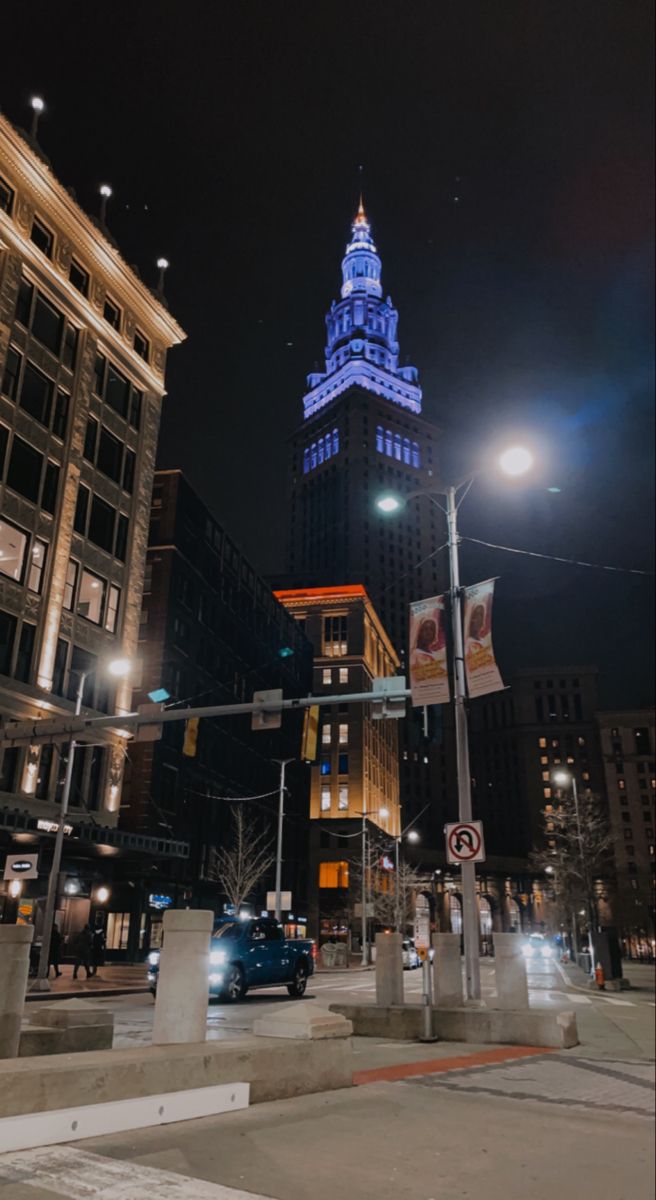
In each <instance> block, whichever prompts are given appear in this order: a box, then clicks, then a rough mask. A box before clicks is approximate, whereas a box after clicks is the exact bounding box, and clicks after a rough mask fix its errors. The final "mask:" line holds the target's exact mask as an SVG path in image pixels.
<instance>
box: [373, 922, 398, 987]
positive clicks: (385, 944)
mask: <svg viewBox="0 0 656 1200" xmlns="http://www.w3.org/2000/svg"><path fill="white" fill-rule="evenodd" d="M376 1004H403V938H402V937H401V934H400V933H377V934H376Z"/></svg>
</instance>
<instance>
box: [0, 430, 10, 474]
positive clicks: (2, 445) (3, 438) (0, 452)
mask: <svg viewBox="0 0 656 1200" xmlns="http://www.w3.org/2000/svg"><path fill="white" fill-rule="evenodd" d="M8 441H9V430H8V429H7V426H6V425H0V476H2V475H3V474H4V470H5V454H6V453H7V442H8Z"/></svg>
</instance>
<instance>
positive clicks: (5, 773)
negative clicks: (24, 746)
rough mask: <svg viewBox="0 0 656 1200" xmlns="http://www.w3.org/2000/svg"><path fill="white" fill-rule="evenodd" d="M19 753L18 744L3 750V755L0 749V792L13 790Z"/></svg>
mask: <svg viewBox="0 0 656 1200" xmlns="http://www.w3.org/2000/svg"><path fill="white" fill-rule="evenodd" d="M19 754H20V749H19V747H18V746H12V748H11V750H5V753H4V757H3V755H2V751H1V750H0V759H2V766H1V767H0V792H13V790H14V784H15V782H16V771H17V769H18V755H19Z"/></svg>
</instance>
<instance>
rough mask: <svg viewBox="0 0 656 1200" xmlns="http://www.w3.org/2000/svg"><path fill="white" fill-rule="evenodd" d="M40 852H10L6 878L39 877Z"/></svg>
mask: <svg viewBox="0 0 656 1200" xmlns="http://www.w3.org/2000/svg"><path fill="white" fill-rule="evenodd" d="M38 861H39V856H38V854H8V855H7V857H6V859H5V873H4V878H5V879H38V878H39V871H38V867H37V863H38Z"/></svg>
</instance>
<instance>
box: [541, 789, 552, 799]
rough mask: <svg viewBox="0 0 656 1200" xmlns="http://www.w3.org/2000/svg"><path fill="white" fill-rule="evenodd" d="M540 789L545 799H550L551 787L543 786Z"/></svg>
mask: <svg viewBox="0 0 656 1200" xmlns="http://www.w3.org/2000/svg"><path fill="white" fill-rule="evenodd" d="M542 791H543V792H544V795H545V799H546V800H551V788H550V787H548V788H543V789H542Z"/></svg>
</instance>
